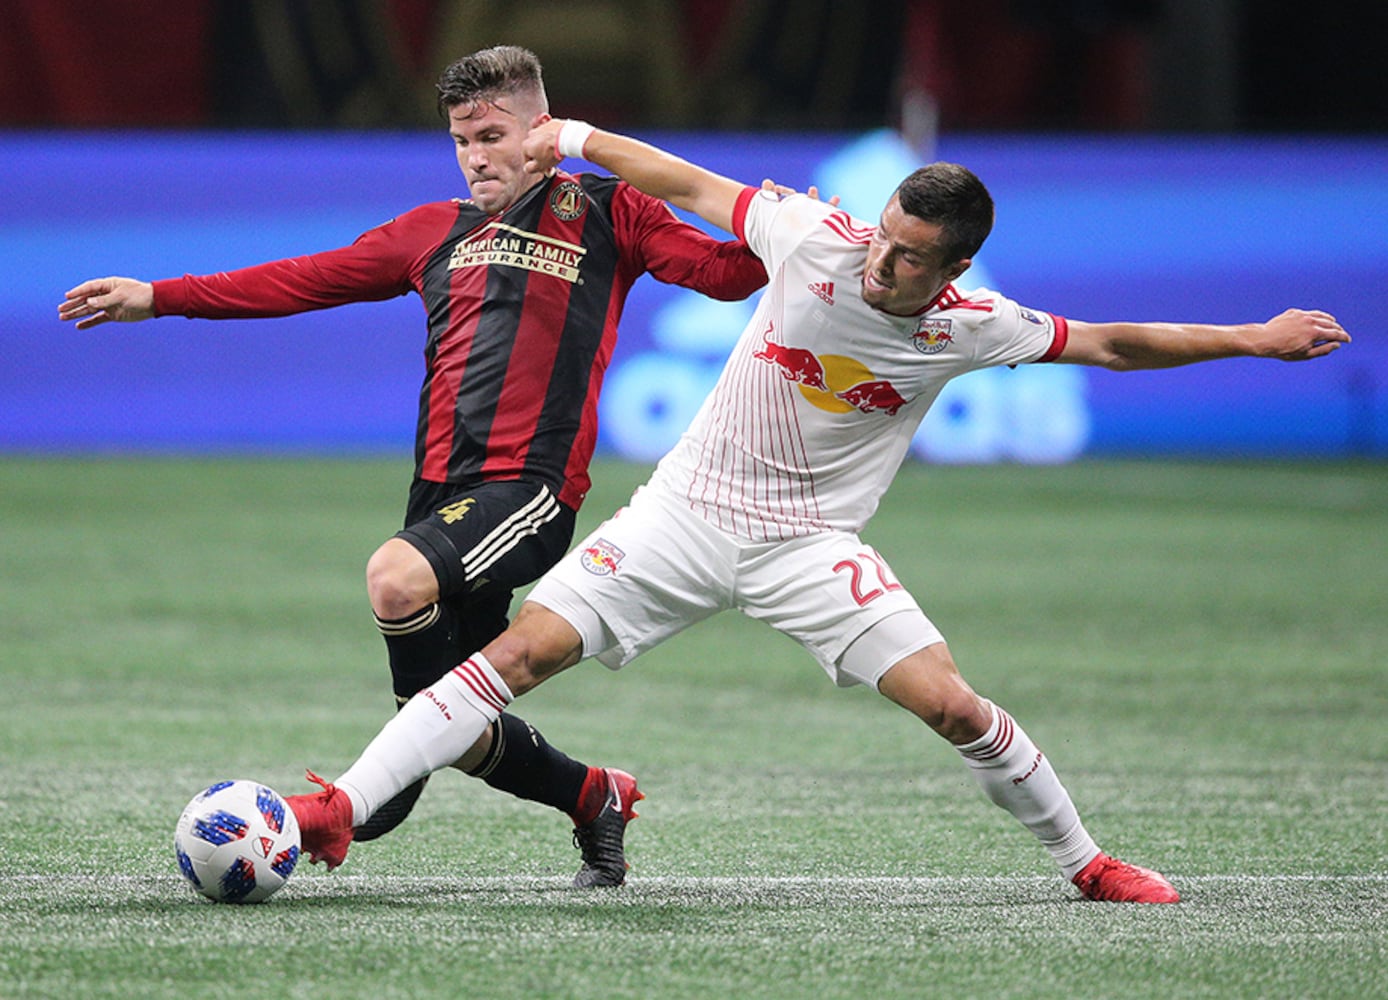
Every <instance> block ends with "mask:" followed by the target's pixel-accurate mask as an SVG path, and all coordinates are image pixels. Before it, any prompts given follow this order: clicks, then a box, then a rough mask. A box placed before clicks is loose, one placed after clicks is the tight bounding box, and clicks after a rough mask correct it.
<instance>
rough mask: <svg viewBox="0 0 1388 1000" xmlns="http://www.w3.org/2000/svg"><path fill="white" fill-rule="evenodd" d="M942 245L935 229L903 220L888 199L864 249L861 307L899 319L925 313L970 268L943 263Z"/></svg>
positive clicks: (916, 220) (917, 220)
mask: <svg viewBox="0 0 1388 1000" xmlns="http://www.w3.org/2000/svg"><path fill="white" fill-rule="evenodd" d="M943 242H944V231H943V229H942V228H941V227H940V226H939V225H937V224H935V223H933V222H926V221H925V220H924V219H920V218H917V217H916V216H914V215H908V214H907V213H906V212H904V211H903V210H902V208H901V203H900V202H899V201H898V200H897V197H896V195H892V200H891V201H889V202H887V207H886V208H884V209H883V210H882V218H881V221H880V222H878V224H877V231H876V232H875V233H873V234H872V242H870V243H869V244H868V252H867V266H866V267H865V268H864V269H863V281H862V287H863V301H864V302H866V303H867V304H868V305H870V306H872V308H874V309H880V310H882V311H883V312H888V313H893V314H895V315H898V316H910V315H911V314H912V313H916V312H919V311H920V310H922V309H924V308H925V307H926V306H928V305H929V304H930V303H931V302H932V301H934V299H935V297H936V296H938V295H939V294H940V292H941V291H943V290H944V287H945V286H946V285H947V284H949V283H950V282H951V281H953V280H954V279H955V278H957V277H959V276H960V275H961V274H963V273H964V272H965V271H966V270H968V267H969V264H971V263H972V261H969V260H956V261H947V260H945V253H944V251H943V250H942V249H941V247H942V245H943Z"/></svg>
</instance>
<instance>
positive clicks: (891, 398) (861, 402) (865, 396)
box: [834, 379, 906, 417]
mask: <svg viewBox="0 0 1388 1000" xmlns="http://www.w3.org/2000/svg"><path fill="white" fill-rule="evenodd" d="M834 395H835V396H837V397H838V398H839V399H841V400H843V401H844V402H845V403H847V404H848V405H849V406H852V407H855V408H857V409H859V410H862V411H863V412H864V413H885V414H886V415H887V416H889V417H894V416H896V411H897V410H899V409H901V408H902V407H903V406H905V405H906V400H905V399H904V398H903V397H902V395H901V393H899V392H897V391H896V388H895V387H894V386H893V385H892V384H891V383H890V382H888V381H886V380H885V379H875V380H873V381H871V382H859V383H858V384H857V385H854V386H850V387H849V388H847V389H845V390H844V391H843V392H836V393H834Z"/></svg>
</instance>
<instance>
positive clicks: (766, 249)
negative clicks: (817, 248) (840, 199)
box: [733, 188, 847, 274]
mask: <svg viewBox="0 0 1388 1000" xmlns="http://www.w3.org/2000/svg"><path fill="white" fill-rule="evenodd" d="M834 215H842V216H843V217H844V218H845V219H846V218H847V216H846V215H844V213H841V212H838V211H837V209H835V208H834V207H833V206H832V205H829V204H826V203H825V202H822V201H818V200H816V199H814V198H811V197H809V196H808V195H803V194H792V195H787V196H785V197H781V196H780V195H777V194H776V193H775V192H773V191H763V190H761V189H760V188H746V189H744V191H743V193H742V196H741V197H740V198H739V199H738V202H737V208H736V210H735V211H734V213H733V227H734V228H733V231H734V232H735V233H737V235H738V236H740V237H741V238H742V239H744V240H746V242H747V245H748V246H749V247H751V248H752V252H753V253H755V254H756V255H757V256H758V257H760V258H761V259H762V262H763V263H765V264H766V270H767V272H768V273H770V274H775V273H776V270H777V269H778V268H779V267H780V266H781V265H782V264H783V263H785V260H786V258H787V257H789V256H790V255H791V254H792V253H794V252H795V249H796V247H798V246H800V244H801V243H802V242H804V240H805V238H806V237H808V236H809V235H810V234H811V233H813V232H814V231H815V230H816V229H818V227H819V226H821V225H822V224H824V223H826V222H827V221H829V219H830V217H831V216H834Z"/></svg>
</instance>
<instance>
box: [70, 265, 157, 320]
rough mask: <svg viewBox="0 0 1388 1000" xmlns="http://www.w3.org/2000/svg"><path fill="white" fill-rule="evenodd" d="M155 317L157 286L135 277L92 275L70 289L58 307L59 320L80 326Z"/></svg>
mask: <svg viewBox="0 0 1388 1000" xmlns="http://www.w3.org/2000/svg"><path fill="white" fill-rule="evenodd" d="M153 316H154V286H153V285H151V284H150V283H149V282H148V281H137V280H136V279H134V278H93V279H92V280H90V281H84V282H82V284H80V285H78V286H77V287H76V288H73V289H70V290H69V291H68V293H67V294H66V295H65V296H64V298H63V302H62V304H61V305H59V306H58V318H59V319H60V320H64V321H66V320H73V319H75V320H77V329H79V330H86V329H87V328H89V327H93V326H97V325H98V324H100V323H107V322H116V323H136V322H139V321H140V320H142V319H150V318H151V317H153Z"/></svg>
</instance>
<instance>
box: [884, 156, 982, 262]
mask: <svg viewBox="0 0 1388 1000" xmlns="http://www.w3.org/2000/svg"><path fill="white" fill-rule="evenodd" d="M896 197H897V201H898V202H900V204H901V210H902V211H903V212H905V213H906V214H907V215H914V216H915V217H916V218H918V219H923V220H925V221H926V222H931V223H934V224H935V225H937V226H940V227H941V228H942V229H943V230H944V234H945V240H946V242H945V246H944V247H943V249H944V251H945V259H946V261H956V260H965V259H967V258H969V257H972V256H973V255H974V254H976V253H978V249H979V247H981V246H983V241H984V240H986V239H987V238H988V234H989V233H990V232H992V230H993V196H992V195H990V194H989V193H988V189H987V188H986V187H984V186H983V182H982V181H981V180H979V179H978V178H977V177H976V176H974V173H973V171H972V170H970V169H969V168H968V167H961V166H960V165H959V164H957V163H932V164H930V165H929V166H925V167H921V168H920V169H919V170H916V171H914V172H913V173H912V174H911V176H909V177H907V178H906V179H905V180H904V181H902V182H901V184H900V185H898V186H897V189H896Z"/></svg>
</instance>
